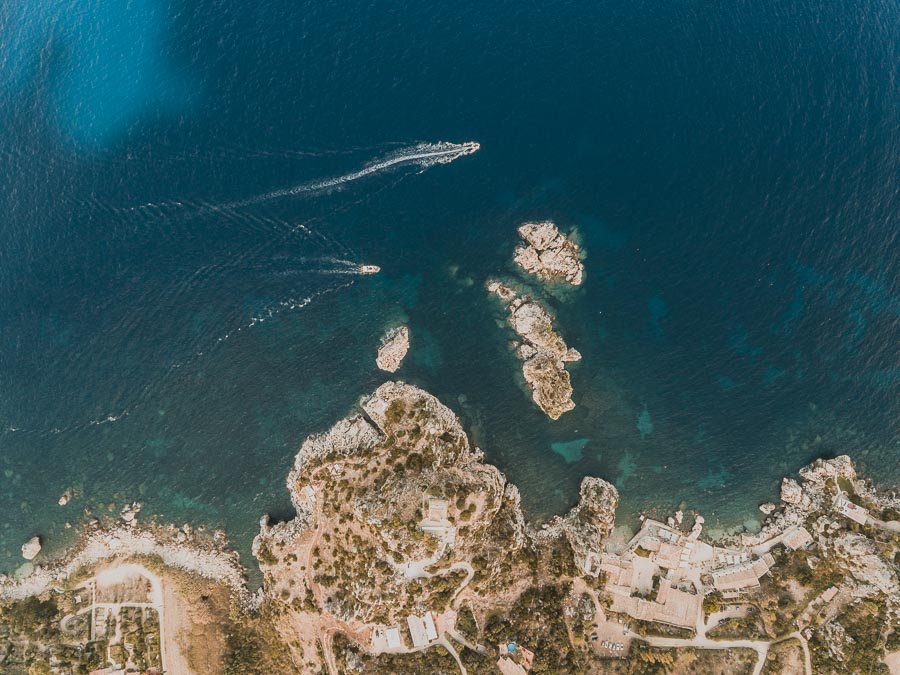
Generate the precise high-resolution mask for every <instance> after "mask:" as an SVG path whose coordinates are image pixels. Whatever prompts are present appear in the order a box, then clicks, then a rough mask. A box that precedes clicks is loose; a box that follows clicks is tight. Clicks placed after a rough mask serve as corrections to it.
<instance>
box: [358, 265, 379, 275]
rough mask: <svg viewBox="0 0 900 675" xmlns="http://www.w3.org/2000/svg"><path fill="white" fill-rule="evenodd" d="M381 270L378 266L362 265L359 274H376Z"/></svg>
mask: <svg viewBox="0 0 900 675" xmlns="http://www.w3.org/2000/svg"><path fill="white" fill-rule="evenodd" d="M380 271H381V268H380V267H379V266H378V265H362V266H360V268H359V272H360V274H378V273H379V272H380Z"/></svg>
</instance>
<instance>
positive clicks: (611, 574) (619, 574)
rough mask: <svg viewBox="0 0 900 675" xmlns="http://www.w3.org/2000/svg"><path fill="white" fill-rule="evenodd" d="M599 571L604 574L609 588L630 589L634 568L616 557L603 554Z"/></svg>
mask: <svg viewBox="0 0 900 675" xmlns="http://www.w3.org/2000/svg"><path fill="white" fill-rule="evenodd" d="M600 570H601V571H602V572H604V573H605V574H606V583H607V584H609V585H611V586H624V587H626V588H629V589H630V588H631V580H632V576H633V575H634V566H633V565H632V564H631V563H630V562H628V561H626V560H622V559H621V558H618V557H616V556H612V555H607V554H603V557H602V558H601V559H600Z"/></svg>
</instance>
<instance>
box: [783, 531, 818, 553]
mask: <svg viewBox="0 0 900 675" xmlns="http://www.w3.org/2000/svg"><path fill="white" fill-rule="evenodd" d="M781 543H782V544H784V545H785V546H787V547H788V548H789V549H791V550H792V551H797V550H799V549H801V548H809V547H810V546H812V544H813V538H812V535H811V534H810V533H809V530H807V529H806V528H805V527H802V526H801V527H798V528H797V529H795V530H790V531H789V532H785V533H784V536H782V537H781Z"/></svg>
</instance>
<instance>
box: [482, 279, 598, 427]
mask: <svg viewBox="0 0 900 675" xmlns="http://www.w3.org/2000/svg"><path fill="white" fill-rule="evenodd" d="M487 290H488V291H489V292H491V293H493V294H494V295H496V296H497V297H499V298H500V300H501V301H502V302H503V304H504V305H505V306H506V308H507V310H508V311H509V324H510V326H512V328H513V330H514V331H516V333H517V334H518V335H519V337H520V338H522V342H521V343H517V344H516V345H515V346H516V355H517V356H518V357H519V359H520V360H521V361H522V374H523V375H524V376H525V381H526V382H527V383H528V386H529V387H531V395H532V398H533V399H534V402H535V403H537V405H538V407H539V408H540V409H541V410H543V411H544V412H545V413H547V416H548V417H550V419H553V420H555V419H559V417H560V415H562V414H563V413H564V412H567V411H569V410H572V409H573V408H574V407H575V403H573V401H572V383H571V380H570V378H569V372H568V371H567V370H566V368H565V365H566V363H569V362H572V361H578V360H580V359H581V354H579V353H578V351H577V350H576V349H572V348H570V347H568V346H567V345H566V342H565V340H563V338H562V336H561V335H560V334H559V333H557V332H556V329H555V328H554V326H553V317H552V316H550V313H549V312H548V311H547V310H546V309H544V307H543V306H541V305H540V304H539V303H538V302H537V301H536V300H534V299H533V298H531V297H529V296H527V295H521V296H520V295H519V294H518V293H517V292H516V291H515V290H514V289H512V288H511V287H509V286H507V285H505V284H502V283H500V282H499V281H489V282H488V284H487Z"/></svg>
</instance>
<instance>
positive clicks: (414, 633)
mask: <svg viewBox="0 0 900 675" xmlns="http://www.w3.org/2000/svg"><path fill="white" fill-rule="evenodd" d="M406 625H407V626H409V635H410V637H411V638H412V643H413V647H424V646H425V645H427V644H428V633H427V632H426V631H425V622H424V621H423V620H422V619H420V618H419V617H417V616H416V615H415V614H410V615H409V616H408V617H406Z"/></svg>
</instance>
